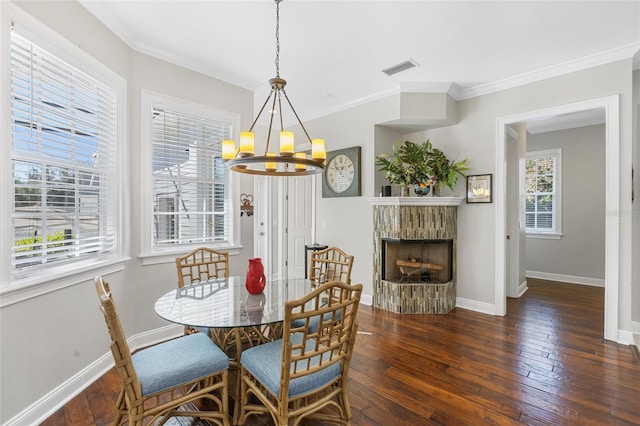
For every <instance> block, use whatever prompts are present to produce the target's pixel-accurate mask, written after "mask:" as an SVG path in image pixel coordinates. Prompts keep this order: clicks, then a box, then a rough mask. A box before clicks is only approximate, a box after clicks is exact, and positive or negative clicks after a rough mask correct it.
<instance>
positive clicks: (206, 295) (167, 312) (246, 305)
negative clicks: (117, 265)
mask: <svg viewBox="0 0 640 426" xmlns="http://www.w3.org/2000/svg"><path fill="white" fill-rule="evenodd" d="M314 288H315V286H314V284H313V282H312V281H310V280H308V279H305V278H291V277H281V276H268V277H267V283H266V286H265V289H264V291H263V292H262V293H260V294H250V293H249V292H248V291H247V289H246V286H245V277H241V276H231V277H227V278H218V279H212V280H209V281H204V282H200V283H195V284H191V285H188V286H184V287H179V288H175V289H173V290H171V291H169V292H167V293H165V294H164V295H162V296H161V297H160V298H159V299H158V300H157V301H156V303H155V311H156V313H157V314H158V315H159V316H160V317H162V318H164V319H166V320H167V321H170V322H174V323H177V324H182V325H185V326H189V327H192V328H208V329H209V330H210V332H211V339H212V340H213V342H214V343H215V344H216V345H218V346H219V347H220V348H221V349H222V350H223V351H225V353H226V354H227V356H228V357H229V365H230V372H231V375H232V377H231V379H230V383H231V384H232V385H234V389H230V394H231V395H232V396H234V399H235V401H236V404H235V409H234V420H237V415H238V413H237V410H238V401H239V399H238V398H239V393H240V375H239V363H240V356H241V354H242V350H243V349H247V348H249V347H253V346H256V345H259V344H262V343H266V342H270V341H273V340H276V339H279V338H280V337H282V324H283V320H284V311H285V302H286V301H288V300H295V299H298V298H300V297H302V296H304V295H306V294H307V293H309V292H311V291H312V290H313V289H314ZM234 423H235V421H234Z"/></svg>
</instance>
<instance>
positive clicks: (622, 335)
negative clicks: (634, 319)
mask: <svg viewBox="0 0 640 426" xmlns="http://www.w3.org/2000/svg"><path fill="white" fill-rule="evenodd" d="M618 343H620V344H621V345H635V344H636V342H635V340H634V338H633V333H632V332H630V331H626V330H618Z"/></svg>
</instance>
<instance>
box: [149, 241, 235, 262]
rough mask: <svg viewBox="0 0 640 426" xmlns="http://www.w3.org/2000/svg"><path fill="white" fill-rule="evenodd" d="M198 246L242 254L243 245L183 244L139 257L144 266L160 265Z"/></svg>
mask: <svg viewBox="0 0 640 426" xmlns="http://www.w3.org/2000/svg"><path fill="white" fill-rule="evenodd" d="M198 247H209V248H211V249H213V250H220V251H226V252H229V256H236V255H238V254H240V249H242V246H219V247H212V246H209V245H207V244H203V245H199V246H193V247H185V246H181V247H176V249H174V250H166V251H158V252H154V253H148V252H147V253H141V254H139V255H138V258H139V259H141V260H142V265H143V266H149V265H158V264H160V263H172V262H175V261H176V257H178V256H184V255H185V254H187V253H189V252H190V251H191V250H194V249H196V248H198Z"/></svg>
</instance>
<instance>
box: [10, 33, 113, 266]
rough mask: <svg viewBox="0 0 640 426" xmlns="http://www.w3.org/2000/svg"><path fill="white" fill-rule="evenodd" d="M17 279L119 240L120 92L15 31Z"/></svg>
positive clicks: (13, 115) (104, 249)
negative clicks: (118, 151) (117, 152)
mask: <svg viewBox="0 0 640 426" xmlns="http://www.w3.org/2000/svg"><path fill="white" fill-rule="evenodd" d="M10 68H11V124H12V127H11V143H12V150H11V162H12V176H13V200H12V201H13V212H12V218H11V220H12V226H13V230H14V241H13V247H12V252H11V253H12V277H13V278H12V279H19V278H22V277H24V276H27V275H29V274H32V273H38V271H40V273H42V272H43V271H46V270H48V269H49V268H53V267H58V266H64V265H67V264H68V263H71V262H77V261H78V260H81V259H84V260H90V259H93V258H98V257H99V256H101V255H103V254H105V253H112V252H113V251H115V250H116V245H117V229H116V228H117V226H116V223H117V222H116V217H115V215H116V211H117V209H116V206H117V194H116V192H117V190H116V187H117V185H116V182H115V180H116V178H115V172H114V171H115V170H117V167H116V166H117V164H116V161H117V155H116V151H117V138H116V129H117V115H116V112H117V90H116V89H115V88H113V87H110V86H109V85H107V84H105V83H103V82H101V81H99V80H97V79H95V78H92V77H91V76H90V75H87V74H86V73H84V72H82V71H80V70H78V69H76V68H74V67H72V66H70V65H69V64H68V63H66V62H64V61H62V60H60V59H59V58H57V57H56V56H54V55H53V54H50V53H49V52H47V51H45V50H44V49H42V48H40V47H39V46H38V45H36V44H34V43H33V42H32V41H30V40H28V39H26V38H24V37H22V36H21V35H20V34H19V31H18V30H16V29H14V30H13V31H12V33H11V63H10Z"/></svg>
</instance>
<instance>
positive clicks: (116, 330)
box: [95, 277, 142, 406]
mask: <svg viewBox="0 0 640 426" xmlns="http://www.w3.org/2000/svg"><path fill="white" fill-rule="evenodd" d="M95 284H96V291H97V292H98V299H99V300H100V310H101V311H102V313H103V315H104V320H105V322H106V323H107V328H108V329H109V335H110V336H111V345H110V347H111V353H112V355H113V360H114V361H115V364H116V369H117V370H118V374H119V375H120V379H121V380H122V384H123V386H124V391H125V393H126V395H127V398H128V399H129V401H130V403H131V405H132V406H135V405H136V402H137V401H142V388H141V387H140V382H139V381H138V375H137V374H136V371H135V369H134V368H133V361H132V359H131V351H130V349H129V345H128V344H127V339H126V338H125V335H124V331H123V330H122V325H121V324H120V318H119V317H118V311H117V310H116V307H115V304H114V303H113V297H112V296H111V290H110V289H109V283H108V282H107V281H106V280H105V279H103V278H102V277H97V278H96V279H95Z"/></svg>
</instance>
